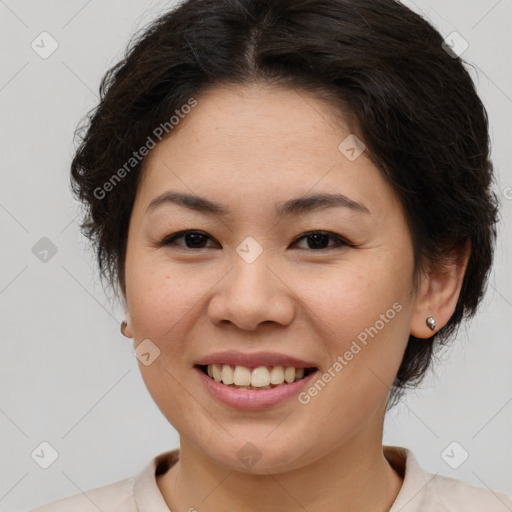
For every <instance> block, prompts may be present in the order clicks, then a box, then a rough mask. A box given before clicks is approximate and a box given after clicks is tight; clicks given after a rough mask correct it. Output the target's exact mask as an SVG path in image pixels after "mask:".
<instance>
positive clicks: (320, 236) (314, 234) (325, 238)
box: [294, 231, 354, 251]
mask: <svg viewBox="0 0 512 512" xmlns="http://www.w3.org/2000/svg"><path fill="white" fill-rule="evenodd" d="M301 240H307V241H308V242H310V243H308V245H309V246H310V247H306V249H308V248H309V249H314V250H317V251H319V250H330V249H336V248H337V247H354V245H353V244H351V243H350V242H348V241H347V240H345V239H344V238H341V237H340V236H338V235H336V234H334V233H329V232H328V231H310V232H309V233H305V234H304V235H302V236H300V237H299V238H297V239H296V240H295V242H294V244H296V243H297V242H300V241H301ZM329 240H333V241H334V244H333V245H331V246H330V247H329V246H327V247H326V243H327V244H328V243H329ZM301 249H303V247H302V248H301Z"/></svg>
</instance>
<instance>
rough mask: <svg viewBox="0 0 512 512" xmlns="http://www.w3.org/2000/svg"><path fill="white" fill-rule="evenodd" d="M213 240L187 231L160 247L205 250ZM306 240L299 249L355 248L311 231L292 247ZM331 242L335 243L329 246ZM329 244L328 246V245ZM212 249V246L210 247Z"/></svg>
mask: <svg viewBox="0 0 512 512" xmlns="http://www.w3.org/2000/svg"><path fill="white" fill-rule="evenodd" d="M182 239H183V240H184V244H183V243H177V241H178V240H182ZM209 240H212V238H211V237H210V236H209V235H207V234H206V233H204V232H202V231H194V230H185V231H180V232H178V233H173V234H172V235H169V236H167V237H165V238H164V239H163V240H162V242H161V243H160V245H162V246H173V245H174V246H178V247H183V248H185V249H205V248H208V246H207V245H206V244H207V243H208V241H209ZM302 240H306V241H307V245H308V247H299V249H312V250H315V251H321V250H331V249H336V248H340V247H355V246H354V245H353V244H351V243H350V242H348V241H347V240H345V239H344V238H342V237H340V236H338V235H336V234H334V233H329V232H328V231H310V232H309V233H305V234H303V235H302V236H300V237H299V238H297V239H296V240H295V241H294V242H293V244H292V245H296V244H297V243H298V242H300V241H302ZM329 241H333V242H334V243H333V244H332V245H330V246H329ZM326 244H327V245H326ZM210 247H212V246H210Z"/></svg>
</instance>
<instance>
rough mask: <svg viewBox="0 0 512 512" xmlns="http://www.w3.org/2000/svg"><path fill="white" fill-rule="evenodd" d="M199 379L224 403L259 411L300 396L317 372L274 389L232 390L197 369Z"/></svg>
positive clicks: (237, 407)
mask: <svg viewBox="0 0 512 512" xmlns="http://www.w3.org/2000/svg"><path fill="white" fill-rule="evenodd" d="M194 370H196V371H197V372H198V373H199V377H200V378H201V380H202V382H203V383H204V385H205V386H206V388H207V389H208V391H209V392H210V393H211V394H212V395H213V396H214V397H215V398H217V399H218V400H220V401H221V402H222V403H224V404H226V405H229V406H230V407H235V408H236V409H242V410H246V411H247V410H257V409H266V408H267V407H272V406H273V405H277V404H279V403H281V402H284V401H285V400H287V399H289V398H291V397H293V396H295V395H298V394H299V393H300V391H301V390H302V389H303V388H304V387H305V386H306V385H307V384H308V383H309V382H310V380H311V379H312V378H313V377H314V376H315V374H316V373H317V371H318V370H317V371H315V372H313V373H311V374H309V375H308V376H307V377H304V378H303V379H300V380H298V381H296V382H292V383H291V384H282V385H280V386H276V387H275V388H272V389H262V390H259V391H258V390H251V389H236V388H230V387H229V386H226V385H225V384H221V383H220V382H217V381H215V380H213V379H211V378H210V377H208V375H206V374H205V373H204V372H203V371H202V370H201V369H200V368H197V367H195V368H194Z"/></svg>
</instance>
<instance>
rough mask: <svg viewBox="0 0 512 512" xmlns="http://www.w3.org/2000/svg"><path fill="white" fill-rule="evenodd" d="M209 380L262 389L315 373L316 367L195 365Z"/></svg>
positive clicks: (250, 388) (287, 383) (278, 385)
mask: <svg viewBox="0 0 512 512" xmlns="http://www.w3.org/2000/svg"><path fill="white" fill-rule="evenodd" d="M195 366H196V368H198V369H199V370H200V371H201V372H203V373H204V374H205V375H206V376H207V377H209V378H210V379H211V380H213V381H215V382H217V383H219V384H223V385H225V386H227V387H230V388H234V389H246V390H264V389H273V388H277V387H283V386H288V385H290V384H293V383H294V382H297V381H299V380H302V379H305V378H306V377H308V376H309V375H311V374H313V373H315V372H316V371H317V370H318V368H316V367H310V368H298V367H294V366H257V367H255V368H250V367H247V366H241V365H230V364H219V363H216V364H208V365H195Z"/></svg>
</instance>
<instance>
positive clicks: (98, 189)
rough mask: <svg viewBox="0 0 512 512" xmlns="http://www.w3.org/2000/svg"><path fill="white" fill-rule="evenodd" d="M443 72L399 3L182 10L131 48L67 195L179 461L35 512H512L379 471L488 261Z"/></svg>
mask: <svg viewBox="0 0 512 512" xmlns="http://www.w3.org/2000/svg"><path fill="white" fill-rule="evenodd" d="M456 57H457V55H456V53H454V49H453V45H452V44H448V45H447V44H446V43H444V42H443V38H442V37H441V36H440V34H439V33H438V32H437V31H436V30H435V29H434V28H433V27H431V26H430V25H429V24H428V23H427V22H426V21H425V20H423V19H422V18H421V17H419V16H418V15H416V14H415V13H413V12H412V11H410V10H408V9H407V8H406V7H404V6H403V5H401V4H400V3H398V2H396V1H394V0H362V1H361V0H358V1H354V0H301V1H297V0H293V1H292V0H286V1H283V0H188V1H185V2H183V3H182V4H180V6H179V7H178V8H176V9H174V10H172V11H171V12H169V13H167V14H165V15H164V16H162V17H161V18H159V19H158V20H157V21H156V22H154V23H153V24H152V25H151V26H150V27H149V29H148V30H147V31H145V33H144V34H143V35H142V36H141V37H140V38H139V39H138V40H137V41H136V42H135V44H134V45H133V46H132V47H131V48H130V49H129V51H128V52H127V55H126V57H125V59H123V60H122V61H121V62H120V63H119V64H118V65H116V66H115V67H114V68H113V69H111V70H110V71H109V72H108V73H107V75H106V76H105V78H104V81H103V83H102V87H101V93H102V97H101V102H100V104H99V106H98V108H97V109H96V110H95V111H94V112H93V113H92V115H91V117H90V120H89V121H90V122H89V124H88V126H87V130H86V131H85V133H84V137H83V140H82V143H81V145H80V147H79V148H78V151H77V153H76V155H75V158H74V160H73V164H72V183H73V187H74V191H75V193H76V195H77V197H78V198H79V199H80V200H81V201H82V202H83V203H84V205H85V206H86V208H87V213H86V217H85V219H84V222H83V225H82V227H83V230H84V233H85V234H86V235H87V236H88V237H90V238H91V239H92V240H93V241H94V242H95V244H96V248H97V256H98V263H99V267H100V269H101V270H102V272H103V275H104V276H105V277H106V278H108V280H109V282H110V284H111V285H112V286H113V287H114V288H115V289H116V290H117V292H118V294H119V297H120V298H121V299H122V301H123V303H124V306H125V308H126V312H127V316H126V319H125V321H124V322H123V324H122V326H121V329H122V332H123V334H124V335H125V336H126V337H128V338H130V339H133V340H134V344H135V353H136V355H137V358H138V361H139V367H140V370H141V373H142V376H143V378H144V381H145V384H146V386H147V388H148V390H149V392H150V394H151V396H152V397H153V399H154V400H155V402H156V404H157V405H158V407H159V408H160V410H161V411H162V413H163V414H164V416H165V417H166V418H167V419H168V420H169V422H170V423H171V424H172V425H173V426H174V427H175V429H176V430H177V431H178V433H179V435H180V449H179V450H174V451H172V452H167V453H163V454H161V455H160V456H158V457H156V458H155V459H154V460H152V461H150V463H149V464H148V465H147V467H146V468H145V469H144V470H143V471H142V472H141V473H140V474H139V475H137V476H136V477H134V478H132V479H127V480H123V481H120V482H116V483H114V484H110V485H107V486H104V487H101V488H98V489H94V490H92V491H89V492H88V493H87V496H85V495H83V494H80V495H76V496H74V497H71V498H67V499H64V500H61V501H59V502H55V503H53V504H49V505H46V506H43V507H40V508H38V509H36V510H37V511H40V512H56V511H60V510H63V511H64V510H66V511H68V510H73V511H88V510H98V509H99V510H102V511H104V512H107V511H121V510H123V511H136V510H139V511H162V512H163V511H169V510H172V511H173V512H178V511H189V512H190V511H195V510H197V511H199V512H203V511H204V512H207V511H213V510H228V509H236V510H244V511H251V510H262V509H263V510H269V511H273V510H276V511H277V510H279V511H281V510H287V511H292V510H293V511H294V510H297V511H298V510H314V511H325V512H327V511H335V510H336V511H337V510H372V511H376V512H380V511H382V512H385V511H391V512H398V511H401V510H405V511H407V512H413V511H418V512H419V511H421V512H423V511H425V510H436V512H439V511H454V510H464V511H465V512H468V511H477V510H478V511H482V510H485V511H486V512H492V511H496V512H499V511H506V510H512V499H511V498H510V497H508V496H506V495H504V494H501V493H499V492H494V491H490V490H488V489H484V488H477V487H473V486H470V485H468V484H465V483H463V482H461V481H457V480H453V479H449V478H446V477H441V476H438V475H437V476H435V475H432V474H430V473H428V472H426V471H424V470H422V469H421V468H420V467H419V465H418V463H417V461H416V459H415V457H414V455H413V454H412V453H411V451H409V450H407V449H405V448H400V447H394V446H383V445H382V430H383V421H384V416H385V412H386V410H388V409H389V408H390V407H391V406H393V405H394V404H396V403H397V401H398V400H399V399H400V397H401V395H402V394H403V392H404V390H405V389H406V388H407V387H413V386H415V385H417V384H418V383H419V382H420V381H421V379H422V377H423V376H424V375H425V372H426V371H427V369H428V368H429V366H430V363H431V360H432V356H433V354H434V351H435V348H436V346H438V345H439V344H440V343H441V342H443V341H446V340H448V339H449V338H450V337H451V336H452V335H453V334H454V333H455V331H456V328H457V326H458V325H459V324H460V323H461V321H462V320H463V318H464V317H466V316H471V315H473V314H474V313H475V312H476V310H477V307H478V305H479V303H480V300H481V298H482V295H483V292H484V290H485V285H486V282H487V277H488V274H489V271H490V267H491V263H492V258H493V251H494V242H495V223H496V216H497V207H496V199H495V197H494V195H493V193H492V191H491V184H492V180H493V174H492V165H491V163H490V161H489V146H488V125H487V116H486V112H485V109H484V107H483V105H482V103H481V101H480V99H479V97H478V96H477V94H476V92H475V88H474V85H473V83H472V81H471V79H470V77H469V75H468V73H467V72H466V70H465V69H464V67H463V64H462V62H461V61H460V60H459V59H458V58H456Z"/></svg>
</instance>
